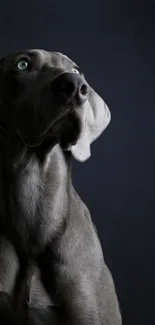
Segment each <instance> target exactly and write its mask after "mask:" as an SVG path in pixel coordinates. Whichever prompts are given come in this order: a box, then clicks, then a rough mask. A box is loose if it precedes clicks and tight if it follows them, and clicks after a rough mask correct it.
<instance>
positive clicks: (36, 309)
mask: <svg viewBox="0 0 155 325" xmlns="http://www.w3.org/2000/svg"><path fill="white" fill-rule="evenodd" d="M25 56H26V57H29V58H30V60H31V68H29V70H28V71H26V72H19V71H17V62H18V60H19V58H23V57H25ZM31 56H32V57H31ZM75 69H76V64H75V63H74V62H73V61H72V60H70V59H69V58H68V57H67V56H64V55H63V54H61V53H58V52H46V51H43V50H30V51H23V52H21V53H17V54H14V55H10V56H8V57H6V58H2V59H1V61H0V112H1V114H0V126H1V139H0V147H1V158H0V173H1V178H2V182H1V184H0V193H1V196H2V197H1V201H2V202H3V204H1V207H0V216H1V217H0V218H1V225H2V227H1V229H0V235H1V237H0V262H1V263H0V291H1V298H0V323H3V324H4V325H5V324H10V325H11V324H12V325H13V324H24V323H25V324H26V321H27V319H28V320H29V324H30V325H35V324H45V325H46V324H47V325H48V324H51V325H52V324H53V325H56V324H57V325H60V324H64V325H67V324H68V325H69V324H70V325H121V324H122V321H121V313H120V310H119V304H118V300H117V296H116V292H115V286H114V282H113V279H112V276H111V273H110V271H109V269H108V267H107V265H106V263H105V261H104V257H103V253H102V248H101V245H100V241H99V238H98V235H97V232H96V230H95V227H94V225H93V223H92V220H91V216H90V212H89V210H88V208H87V207H86V205H85V204H84V202H83V201H82V200H81V199H80V197H79V195H78V194H77V193H76V191H75V189H74V187H73V184H72V178H71V156H73V157H74V158H75V159H77V160H79V161H85V160H87V159H88V158H89V157H90V155H91V151H90V145H91V143H92V142H93V141H94V140H96V139H97V137H99V136H100V134H101V133H102V132H103V131H104V129H105V128H106V127H107V125H108V124H109V122H110V118H111V116H110V111H109V109H108V107H107V105H106V104H105V103H104V101H103V100H102V99H101V97H100V96H99V95H98V94H97V93H96V92H95V91H94V90H93V89H92V88H91V87H90V86H89V85H88V83H87V82H86V80H85V77H84V75H83V74H82V73H78V71H77V70H75ZM70 77H71V78H72V79H71V80H73V85H74V86H75V85H76V86H75V90H76V92H75V93H74V96H73V93H72V94H70V90H69V95H68V93H66V88H65V90H63V93H62V94H60V93H61V91H60V89H59V88H58V85H59V84H60V88H61V86H63V85H61V81H63V80H65V82H67V85H68V80H70ZM64 78H65V79H64ZM66 80H67V81H66ZM79 85H80V86H79ZM81 85H84V87H85V88H84V89H86V91H85V92H84V95H83V93H82V90H81V89H82V88H80V87H81ZM54 89H55V90H54ZM62 89H63V87H62ZM62 89H61V90H62ZM79 89H80V90H79ZM66 94H67V95H66ZM61 95H62V100H61V101H60V100H59V99H60V97H61ZM66 96H68V97H66ZM64 140H65V143H64ZM25 303H26V304H25ZM5 310H7V315H6V314H5ZM17 314H18V317H16V315H17ZM7 317H10V318H9V320H8V318H7ZM7 322H8V323H7ZM9 322H10V323H9Z"/></svg>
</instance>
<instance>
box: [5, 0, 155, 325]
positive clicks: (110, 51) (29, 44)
mask: <svg viewBox="0 0 155 325" xmlns="http://www.w3.org/2000/svg"><path fill="white" fill-rule="evenodd" d="M25 48H45V49H48V50H57V51H61V52H63V53H64V54H67V55H68V56H70V57H71V58H72V59H73V60H75V61H77V63H78V64H79V65H80V66H81V67H82V69H83V71H84V72H85V75H86V78H87V80H88V82H89V83H90V84H91V85H92V86H93V87H94V88H95V90H97V92H99V93H100V94H101V96H102V97H103V98H104V100H105V101H106V102H107V104H108V106H109V107H110V110H111V113H112V121H111V124H110V126H109V127H108V128H107V130H106V131H105V132H104V133H103V135H102V136H101V137H100V138H99V139H98V140H97V142H95V143H94V144H93V146H92V157H91V159H90V160H89V161H87V162H86V163H84V164H80V163H77V162H74V171H73V178H74V183H75V186H76V189H77V190H78V192H79V193H80V195H81V197H82V198H83V200H84V201H85V202H86V204H87V205H88V207H89V209H90V211H91V213H92V218H93V220H94V222H95V223H96V225H97V228H98V230H99V235H100V239H101V242H102V245H103V249H104V255H105V259H106V262H107V264H108V265H109V267H110V269H111V271H112V274H113V277H114V280H115V284H116V289H117V293H118V296H119V300H120V305H121V310H122V314H123V324H124V325H131V324H132V325H144V324H145V325H154V324H155V252H154V251H155V168H154V166H155V149H154V148H155V132H154V125H155V99H154V93H155V92H154V89H155V64H154V62H155V2H154V1H152V2H150V1H142V0H141V1H136V0H135V1H129V0H128V1H127V0H126V1H125V0H124V1H121V0H117V1H110V0H109V1H108V0H106V1H105V0H102V1H98V0H95V1H94V0H92V2H91V0H89V1H88V0H87V1H86V0H83V1H81V0H78V1H71V0H70V1H67V0H66V1H56V0H55V1H52V0H44V1H43V0H42V1H41V0H33V1H32V0H27V1H25V2H23V3H21V1H20V0H18V1H4V0H3V4H1V8H0V55H4V54H9V53H10V52H14V51H17V50H21V49H25ZM94 325H95V324H94Z"/></svg>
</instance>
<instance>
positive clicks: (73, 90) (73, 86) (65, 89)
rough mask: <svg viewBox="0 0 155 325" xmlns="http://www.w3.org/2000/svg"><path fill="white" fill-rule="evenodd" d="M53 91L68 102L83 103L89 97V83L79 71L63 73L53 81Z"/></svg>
mask: <svg viewBox="0 0 155 325" xmlns="http://www.w3.org/2000/svg"><path fill="white" fill-rule="evenodd" d="M51 87H52V91H53V92H54V93H55V94H57V95H58V96H59V97H61V98H64V99H65V100H66V101H67V102H73V101H76V103H77V105H82V104H83V103H84V102H85V101H86V100H87V98H88V84H87V82H86V81H85V80H84V77H83V76H81V75H80V74H77V73H63V74H61V75H59V76H58V77H57V78H56V79H55V80H54V81H53V82H52V85H51Z"/></svg>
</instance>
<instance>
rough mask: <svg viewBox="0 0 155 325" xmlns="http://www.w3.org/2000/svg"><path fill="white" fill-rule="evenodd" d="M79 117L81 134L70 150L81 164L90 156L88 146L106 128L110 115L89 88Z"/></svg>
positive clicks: (100, 100)
mask: <svg viewBox="0 0 155 325" xmlns="http://www.w3.org/2000/svg"><path fill="white" fill-rule="evenodd" d="M80 115H81V116H80V121H81V134H80V136H79V139H78V141H77V143H76V144H75V145H74V146H72V147H71V148H70V150H71V152H72V155H73V157H74V158H75V159H77V160H79V161H81V162H83V161H86V160H87V159H88V158H89V157H90V156H91V150H90V145H91V143H92V142H93V141H95V140H96V139H97V138H98V137H99V136H100V135H101V133H102V132H103V131H104V130H105V128H106V127H107V126H108V124H109V122H110V120H111V113H110V111H109V108H108V107H107V105H106V104H105V102H104V101H103V99H102V98H101V97H100V96H99V95H98V94H97V93H96V92H95V91H94V90H93V89H92V88H90V93H89V98H88V100H87V101H86V102H85V103H84V108H83V109H82V110H81V112H80Z"/></svg>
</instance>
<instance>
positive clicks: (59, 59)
mask: <svg viewBox="0 0 155 325" xmlns="http://www.w3.org/2000/svg"><path fill="white" fill-rule="evenodd" d="M29 52H30V53H32V54H34V55H36V58H37V59H38V60H39V61H40V64H41V65H42V64H43V65H44V64H46V65H49V66H50V67H51V66H52V67H59V68H64V67H66V68H70V67H72V66H75V65H76V63H75V62H73V61H72V60H71V59H70V58H69V57H68V56H67V55H65V54H63V53H60V52H55V51H54V52H48V51H45V50H41V49H32V50H30V51H29Z"/></svg>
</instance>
